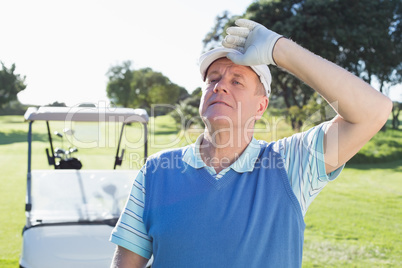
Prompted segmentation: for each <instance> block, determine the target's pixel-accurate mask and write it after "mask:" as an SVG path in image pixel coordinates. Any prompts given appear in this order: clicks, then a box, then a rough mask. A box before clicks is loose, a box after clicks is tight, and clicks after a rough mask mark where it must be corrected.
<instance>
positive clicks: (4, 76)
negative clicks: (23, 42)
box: [0, 62, 26, 108]
mask: <svg viewBox="0 0 402 268" xmlns="http://www.w3.org/2000/svg"><path fill="white" fill-rule="evenodd" d="M1 67H2V69H1V70H0V108H3V107H4V106H5V105H6V104H8V103H10V102H11V101H16V100H18V99H17V94H18V92H20V91H22V90H24V89H25V88H26V85H25V76H24V77H21V75H19V74H15V73H14V72H15V64H12V65H11V68H10V69H8V68H7V67H6V66H5V65H4V64H3V62H1Z"/></svg>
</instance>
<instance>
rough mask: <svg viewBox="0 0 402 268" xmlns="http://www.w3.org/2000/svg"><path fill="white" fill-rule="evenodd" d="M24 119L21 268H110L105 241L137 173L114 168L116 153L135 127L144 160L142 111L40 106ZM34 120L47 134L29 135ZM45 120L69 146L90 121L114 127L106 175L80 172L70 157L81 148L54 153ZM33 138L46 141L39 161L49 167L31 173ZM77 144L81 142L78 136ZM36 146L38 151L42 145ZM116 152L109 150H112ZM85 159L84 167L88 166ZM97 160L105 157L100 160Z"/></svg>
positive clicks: (121, 156)
mask: <svg viewBox="0 0 402 268" xmlns="http://www.w3.org/2000/svg"><path fill="white" fill-rule="evenodd" d="M24 117H25V120H26V121H28V123H29V130H28V174H27V190H26V206H25V211H26V225H25V227H24V229H23V245H22V254H21V259H20V267H24V268H39V267H40V268H45V267H59V268H62V267H68V268H71V267H74V268H78V267H85V268H89V267H110V264H111V260H112V257H113V254H114V250H115V245H114V244H112V243H111V242H109V237H110V234H111V231H112V229H113V227H114V226H115V224H116V222H117V220H118V218H119V216H120V213H121V211H122V209H123V207H124V205H125V202H126V200H127V196H128V194H129V192H130V189H131V185H132V183H133V181H134V179H135V177H136V175H137V173H138V169H137V170H134V169H127V170H123V169H120V170H117V169H116V168H117V166H121V164H122V161H123V159H126V158H124V149H122V150H120V148H121V147H123V146H122V137H123V132H124V130H125V126H127V125H130V124H134V123H135V124H139V125H140V129H139V130H138V131H137V133H139V134H138V135H139V136H141V138H140V139H139V140H140V143H141V144H142V146H143V147H144V151H143V154H144V159H145V158H146V157H147V123H148V114H147V112H146V111H145V110H143V109H129V108H96V107H74V108H71V107H40V108H29V109H28V110H27V111H26V113H25V115H24ZM35 121H44V122H45V123H46V128H47V135H46V134H42V136H38V135H36V136H35V135H33V133H32V125H33V123H34V122H35ZM50 121H56V122H55V123H53V124H56V125H57V124H59V125H60V124H64V126H67V128H64V131H63V132H64V133H61V132H57V131H55V132H54V134H56V135H55V136H54V138H56V139H59V138H61V139H63V136H69V137H70V141H74V138H76V140H77V137H78V136H79V135H78V134H79V131H78V129H79V124H81V125H83V126H84V128H83V129H84V131H82V129H81V134H85V133H86V132H88V129H89V128H88V127H87V128H85V126H88V125H89V124H90V122H95V123H92V124H93V125H95V126H97V125H98V126H99V125H100V124H101V123H103V124H109V128H110V126H111V125H113V126H114V130H117V131H114V132H115V133H116V132H118V129H119V128H120V125H121V130H120V133H119V136H116V138H114V140H116V139H117V137H119V140H118V143H117V151H116V155H115V157H114V164H113V156H111V160H112V161H110V162H111V163H110V169H109V170H105V169H98V170H95V169H85V165H86V163H85V162H83V163H81V160H80V159H79V158H78V157H75V154H77V153H80V152H81V149H80V148H82V147H85V146H81V147H80V146H79V148H78V149H77V148H75V147H70V148H68V149H65V148H54V146H53V135H52V132H51V130H50V124H49V122H50ZM57 121H58V122H57ZM116 126H117V127H116ZM126 129H127V128H126ZM126 132H127V131H125V133H126ZM46 136H47V137H46ZM34 137H36V138H37V137H42V140H46V139H48V140H49V144H50V146H49V147H50V148H46V150H45V152H44V153H43V155H42V156H43V158H44V159H45V157H44V156H46V158H47V161H48V164H49V166H51V168H48V169H38V170H34V169H33V168H32V160H33V159H32V158H33V157H32V156H33V155H37V151H33V149H32V145H33V143H34V141H33V140H34ZM57 137H59V138H57ZM113 137H115V136H113ZM80 139H81V140H82V135H81V138H80ZM62 143H63V142H62ZM70 143H71V142H70ZM72 143H74V142H72ZM75 143H76V142H75ZM41 144H42V147H43V143H41ZM82 144H84V145H85V144H86V145H88V144H91V143H89V142H85V143H82ZM73 145H74V144H73ZM87 147H89V146H87ZM93 147H99V146H93ZM115 147H116V146H113V149H112V150H113V151H114V148H115ZM42 149H43V148H42ZM86 149H88V148H86ZM140 149H141V148H140ZM91 150H92V149H91ZM84 151H85V149H84ZM120 151H121V154H120ZM45 153H46V155H44V154H45ZM96 157H98V158H96ZM35 158H38V157H35ZM88 159H90V160H91V161H97V160H96V159H100V158H99V156H98V155H93V156H91V157H90V158H88ZM88 159H87V162H91V161H88ZM92 159H95V160H92ZM35 160H36V159H35ZM102 160H103V161H104V160H105V158H104V157H102ZM112 164H113V165H112ZM151 262H152V261H150V263H148V266H149V265H150V264H151Z"/></svg>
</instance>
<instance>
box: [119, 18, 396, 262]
mask: <svg viewBox="0 0 402 268" xmlns="http://www.w3.org/2000/svg"><path fill="white" fill-rule="evenodd" d="M236 25H237V26H235V27H230V28H229V29H228V30H227V33H228V35H227V36H226V38H225V40H224V41H223V47H221V48H217V49H214V50H211V51H209V52H207V53H205V54H203V55H202V56H201V57H200V71H201V75H202V79H204V81H205V88H204V89H203V94H202V98H201V103H200V107H199V111H200V115H201V117H202V119H203V122H204V123H205V131H204V133H203V134H202V135H201V136H200V137H198V139H197V141H196V142H195V144H192V145H189V146H186V147H184V148H180V149H172V150H167V151H163V152H160V153H157V154H156V155H153V156H152V157H150V158H149V159H148V160H147V162H146V164H145V165H144V166H143V167H142V169H141V171H140V172H139V174H138V176H137V178H136V179H135V182H134V184H133V187H132V191H131V194H130V196H129V198H128V201H127V204H126V207H125V209H124V211H123V213H122V215H121V217H120V220H119V222H118V223H117V225H116V227H115V229H114V230H113V233H112V235H111V241H112V242H113V243H115V244H117V249H116V252H115V256H114V259H113V262H112V267H144V266H145V265H146V263H147V261H148V259H149V258H150V257H151V256H152V255H153V257H154V262H153V267H242V268H244V267H301V264H302V250H303V239H304V237H303V234H304V229H305V223H304V220H303V218H304V215H305V213H306V211H307V209H308V206H309V205H310V204H311V202H312V201H313V199H314V198H315V197H316V196H317V194H318V193H319V192H320V190H321V189H322V188H323V187H324V186H325V185H326V184H327V183H328V182H329V181H331V180H334V179H335V178H336V177H337V176H338V175H339V173H340V171H341V170H342V168H343V166H344V163H346V162H347V161H348V160H349V159H350V158H351V157H352V156H353V155H355V154H356V153H357V152H358V151H359V149H360V148H361V147H362V146H363V145H364V144H365V143H366V142H367V141H368V140H370V138H371V137H373V136H374V134H375V133H376V132H378V131H379V130H380V129H381V127H382V126H383V125H384V124H385V122H386V120H387V118H388V116H389V114H390V111H391V108H392V102H391V101H390V100H389V99H388V98H387V97H386V96H384V95H383V94H381V93H379V92H378V91H376V90H375V89H373V88H372V87H371V86H370V85H368V84H366V83H365V82H363V81H362V80H361V79H359V78H358V77H356V76H354V75H352V74H351V73H349V72H347V71H346V70H344V69H342V68H340V67H339V66H337V65H335V64H333V63H331V62H328V61H326V60H325V59H322V58H321V57H319V56H316V55H314V54H313V53H311V52H309V51H308V50H306V49H304V48H302V47H300V46H299V45H297V44H296V43H294V42H293V41H291V40H289V39H287V38H284V37H282V36H281V35H279V34H277V33H275V32H272V31H270V30H268V29H267V28H265V27H264V26H262V25H260V24H258V23H256V22H253V21H250V20H245V19H239V20H237V21H236ZM267 65H274V66H277V67H279V68H282V69H284V70H286V71H288V72H289V73H291V74H293V75H295V76H297V77H298V78H299V79H301V80H302V81H303V82H304V83H306V84H308V85H309V86H311V87H312V88H313V89H314V90H315V91H317V92H318V94H320V95H321V96H322V97H324V98H325V100H326V101H327V102H328V103H329V104H330V105H332V107H333V108H334V109H335V111H336V112H337V115H336V116H335V117H334V118H333V119H332V120H331V121H328V122H324V123H322V124H320V125H318V126H315V127H313V128H311V129H309V130H308V131H306V132H302V133H299V134H295V135H293V136H291V137H288V138H284V139H281V140H279V141H276V142H271V143H267V142H265V141H258V140H256V139H255V138H254V137H253V131H254V124H255V122H256V121H257V120H258V119H259V118H261V116H262V115H263V113H264V111H265V110H266V109H267V107H268V103H269V98H268V97H269V94H270V93H271V87H270V83H271V74H270V71H269V69H268V67H267Z"/></svg>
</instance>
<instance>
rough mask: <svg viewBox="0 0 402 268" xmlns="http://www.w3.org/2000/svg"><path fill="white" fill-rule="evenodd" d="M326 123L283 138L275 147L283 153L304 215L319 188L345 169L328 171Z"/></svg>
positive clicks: (286, 167) (291, 183) (290, 180)
mask: <svg viewBox="0 0 402 268" xmlns="http://www.w3.org/2000/svg"><path fill="white" fill-rule="evenodd" d="M326 127H327V122H324V123H322V124H320V125H318V126H315V127H313V128H311V129H309V130H308V131H306V132H301V133H297V134H295V135H293V136H291V137H288V138H284V139H281V140H279V141H277V142H276V143H275V144H274V150H275V151H276V152H278V153H280V155H281V156H282V158H283V160H284V163H285V169H286V171H287V174H288V178H289V182H290V185H291V187H292V190H293V192H294V194H295V195H296V197H297V199H298V200H299V203H300V207H301V210H302V213H303V216H304V215H305V213H306V212H307V208H308V206H309V205H310V204H311V202H312V201H313V200H314V199H315V197H317V195H318V194H319V193H320V191H321V190H322V189H323V188H324V186H325V185H327V183H328V182H329V181H331V180H334V179H335V178H336V177H337V176H338V175H339V174H340V172H341V171H342V169H343V167H344V165H343V166H341V167H340V168H338V169H337V170H335V171H334V172H332V173H330V174H326V172H325V159H324V134H325V128H326Z"/></svg>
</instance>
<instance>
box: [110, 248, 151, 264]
mask: <svg viewBox="0 0 402 268" xmlns="http://www.w3.org/2000/svg"><path fill="white" fill-rule="evenodd" d="M147 262H148V259H146V258H144V257H142V256H140V255H138V254H135V253H134V252H132V251H130V250H128V249H125V248H123V247H120V246H117V247H116V252H115V253H114V257H113V261H112V265H111V266H110V268H143V267H145V266H146V265H147Z"/></svg>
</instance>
